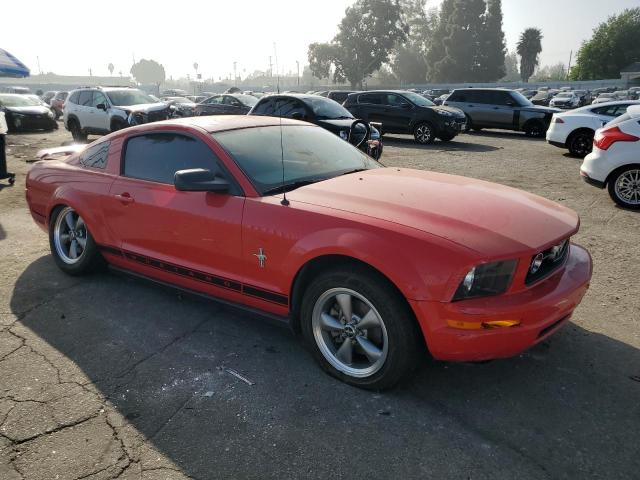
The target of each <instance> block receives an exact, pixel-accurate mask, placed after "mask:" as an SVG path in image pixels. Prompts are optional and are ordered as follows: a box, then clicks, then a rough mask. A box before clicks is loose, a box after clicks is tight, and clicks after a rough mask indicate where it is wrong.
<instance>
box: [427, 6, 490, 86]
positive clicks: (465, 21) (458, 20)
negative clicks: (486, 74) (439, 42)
mask: <svg viewBox="0 0 640 480" xmlns="http://www.w3.org/2000/svg"><path fill="white" fill-rule="evenodd" d="M485 10H486V3H485V2H484V0H454V2H453V12H452V13H451V16H450V17H449V18H448V20H447V28H446V31H447V33H448V35H447V36H446V37H445V39H444V49H445V56H444V58H443V59H442V60H440V61H439V62H437V63H436V65H435V76H436V77H437V78H438V80H439V81H448V82H468V81H474V80H476V79H477V75H478V70H479V57H480V45H479V38H480V32H481V30H482V29H483V28H484V25H483V18H484V14H485ZM441 20H442V19H441Z"/></svg>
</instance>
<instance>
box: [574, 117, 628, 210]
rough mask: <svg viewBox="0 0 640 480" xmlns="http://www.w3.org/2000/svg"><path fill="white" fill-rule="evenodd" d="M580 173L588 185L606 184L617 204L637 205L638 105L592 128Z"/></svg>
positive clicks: (602, 185) (626, 206) (598, 185)
mask: <svg viewBox="0 0 640 480" xmlns="http://www.w3.org/2000/svg"><path fill="white" fill-rule="evenodd" d="M580 175H581V176H582V178H583V179H584V180H585V181H586V182H587V183H590V184H591V185H594V186H596V187H599V188H605V187H606V188H607V189H608V190H609V195H610V196H611V198H612V199H613V201H614V202H616V203H617V204H618V205H620V206H622V207H625V208H633V209H640V105H634V106H631V107H629V108H628V109H627V113H626V114H624V115H622V116H620V117H618V118H616V119H615V120H613V121H612V122H609V123H608V124H607V125H606V126H605V127H603V128H601V129H599V130H598V131H596V134H595V137H594V139H593V151H592V152H591V153H590V154H589V155H587V156H586V157H585V159H584V162H583V163H582V166H581V167H580Z"/></svg>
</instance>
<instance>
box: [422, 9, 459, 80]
mask: <svg viewBox="0 0 640 480" xmlns="http://www.w3.org/2000/svg"><path fill="white" fill-rule="evenodd" d="M453 2H454V0H443V2H442V4H441V5H440V11H439V13H438V15H437V16H435V17H434V19H433V26H432V33H431V38H430V39H429V41H428V45H427V57H426V60H427V78H428V79H429V80H430V81H432V82H439V81H443V80H444V79H441V78H440V72H439V70H438V69H437V68H436V64H437V63H438V62H439V61H440V60H442V59H443V58H444V56H445V54H446V51H445V47H444V39H445V38H446V36H447V26H448V24H449V18H450V17H451V14H452V13H453Z"/></svg>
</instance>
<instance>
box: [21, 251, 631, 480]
mask: <svg viewBox="0 0 640 480" xmlns="http://www.w3.org/2000/svg"><path fill="white" fill-rule="evenodd" d="M73 282H78V283H73V286H71V283H70V280H69V279H68V277H66V276H64V275H63V274H62V273H60V272H59V271H58V270H57V269H56V268H55V266H54V263H53V261H52V259H51V258H50V257H49V256H47V257H42V258H40V259H38V260H36V261H35V262H33V263H32V264H31V265H30V266H29V267H28V268H27V269H26V271H25V272H24V273H23V274H22V275H21V276H20V278H19V279H18V281H17V282H16V285H15V289H14V291H13V294H12V298H11V309H12V311H13V312H14V313H15V314H16V315H23V319H22V323H23V324H24V325H25V326H26V327H28V328H29V329H31V330H32V331H33V332H34V333H35V334H36V335H38V336H39V337H41V338H42V339H43V340H45V341H46V342H48V343H49V344H50V345H52V346H53V347H55V348H56V349H57V350H58V351H59V352H61V353H62V354H63V355H65V356H66V357H68V359H69V360H70V361H71V362H74V363H75V364H76V365H78V366H79V367H80V368H81V369H82V371H83V372H84V373H85V375H86V376H87V377H88V378H89V379H90V380H91V381H92V382H93V383H94V384H95V385H96V386H97V388H98V389H99V390H100V391H101V392H102V394H103V395H105V396H106V397H108V398H109V399H110V401H111V402H112V403H113V405H115V407H117V409H118V410H119V411H120V412H121V413H122V414H123V415H124V416H125V417H126V418H127V419H128V421H129V422H131V424H132V425H133V426H135V428H136V429H137V430H138V431H139V432H141V433H142V434H143V435H144V436H145V437H146V438H147V439H149V441H150V442H152V443H153V445H154V446H155V447H156V448H157V449H159V450H160V451H161V452H162V453H163V454H164V455H166V456H167V457H168V458H169V459H171V460H172V461H173V462H174V463H175V465H177V466H179V467H180V468H181V469H182V470H183V471H184V472H185V473H186V474H188V475H190V476H192V477H194V478H202V479H204V478H338V477H343V476H344V477H352V476H353V475H352V474H353V472H357V475H355V476H353V478H356V477H357V478H417V477H420V478H426V477H431V478H445V477H452V478H474V479H477V478H491V479H497V478H510V479H512V478H535V479H541V478H588V477H598V478H616V479H621V478H634V477H635V478H637V472H638V470H639V469H640V456H638V454H637V453H638V447H637V440H638V438H639V434H640V402H638V398H639V396H640V383H638V382H636V381H633V380H632V379H631V378H630V377H631V376H633V375H638V374H640V354H639V352H638V350H636V349H634V348H631V347H630V346H628V345H626V344H624V343H621V342H618V341H615V340H613V339H611V338H609V337H607V336H605V335H600V334H593V333H590V332H588V331H585V330H583V329H582V328H580V327H578V326H577V325H575V324H569V325H568V326H567V327H565V329H564V330H562V331H561V332H560V333H558V334H557V335H556V336H555V337H554V338H553V339H552V340H551V341H550V342H548V343H544V344H541V345H539V346H537V347H536V348H535V349H533V350H531V351H530V352H528V353H526V354H524V355H522V356H520V357H518V358H515V359H512V360H507V361H496V362H491V363H487V364H481V365H471V364H444V363H438V362H426V361H425V362H424V364H423V365H421V366H420V368H419V372H418V373H417V375H416V376H415V377H414V378H413V379H412V380H411V381H410V382H407V383H405V384H403V385H401V386H400V387H399V388H397V389H396V390H394V391H391V392H386V393H382V394H376V393H372V392H365V391H360V390H357V389H354V388H351V387H348V386H346V385H344V384H341V383H339V382H337V381H335V380H333V379H331V378H329V377H328V376H326V375H324V374H322V373H321V372H320V371H319V369H318V368H317V367H316V366H315V364H314V363H313V361H312V360H311V358H310V356H309V355H308V353H307V352H306V351H305V350H304V348H303V347H302V346H301V344H300V342H299V341H298V340H297V339H296V338H295V337H294V336H293V335H292V334H291V333H290V332H289V331H288V330H287V329H286V328H278V327H274V326H273V325H271V324H268V323H265V321H264V320H262V319H261V318H257V317H254V316H252V315H250V314H246V313H239V312H238V311H235V310H231V309H229V308H225V307H220V306H218V305H217V304H214V303H211V302H207V301H203V300H197V299H194V298H191V297H183V296H181V295H179V294H177V293H176V292H174V291H172V290H167V289H165V288H160V287H156V286H153V285H150V284H147V283H145V282H141V281H139V280H132V279H127V278H123V277H121V276H116V275H114V274H110V273H104V274H97V275H94V276H89V277H84V278H82V279H73ZM61 285H68V288H66V289H64V290H60V286H61ZM36 306H37V308H35V307H36ZM225 368H231V369H233V370H235V371H237V372H239V373H240V374H242V375H243V376H245V377H247V378H248V379H250V380H251V381H253V382H255V385H252V386H250V385H248V384H246V383H244V382H242V381H241V380H239V379H237V378H235V377H233V376H231V375H230V374H229V373H228V372H227V371H226V370H225ZM71 407H72V406H71Z"/></svg>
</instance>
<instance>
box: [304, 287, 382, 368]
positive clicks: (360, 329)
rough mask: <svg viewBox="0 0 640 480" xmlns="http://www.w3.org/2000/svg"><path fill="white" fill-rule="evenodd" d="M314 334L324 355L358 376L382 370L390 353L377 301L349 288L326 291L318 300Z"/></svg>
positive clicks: (331, 361)
mask: <svg viewBox="0 0 640 480" xmlns="http://www.w3.org/2000/svg"><path fill="white" fill-rule="evenodd" d="M311 323H312V329H313V336H314V338H315V341H316V344H317V345H318V348H319V349H320V351H321V353H322V355H323V356H324V358H325V359H326V360H327V361H328V362H329V363H330V364H331V365H332V366H333V367H334V368H336V369H337V370H339V371H340V372H343V373H344V374H346V375H349V376H351V377H356V378H365V377H369V376H371V375H373V374H374V373H376V372H377V371H379V370H380V369H381V368H382V367H383V365H384V363H385V361H386V359H387V355H388V353H389V340H388V337H387V330H386V328H385V325H384V321H383V320H382V317H381V315H380V314H379V313H378V311H377V310H376V308H375V307H374V306H373V304H372V303H371V302H370V301H369V300H368V299H366V298H365V297H364V296H363V295H361V294H359V293H358V292H355V291H354V290H350V289H347V288H333V289H330V290H327V291H326V292H324V293H323V294H322V295H320V297H319V298H318V300H317V301H316V303H315V306H314V309H313V313H312V318H311Z"/></svg>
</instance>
